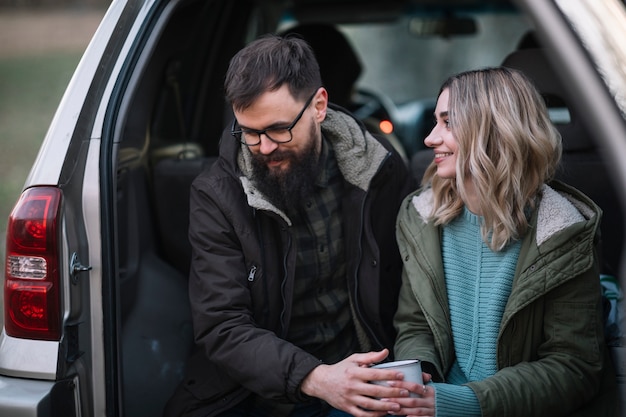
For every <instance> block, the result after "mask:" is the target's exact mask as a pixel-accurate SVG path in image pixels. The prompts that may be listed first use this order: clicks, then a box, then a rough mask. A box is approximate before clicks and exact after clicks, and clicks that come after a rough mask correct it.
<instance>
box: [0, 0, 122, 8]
mask: <svg viewBox="0 0 626 417" xmlns="http://www.w3.org/2000/svg"><path fill="white" fill-rule="evenodd" d="M109 4H111V1H110V0H0V9H33V8H38V9H50V8H102V7H107V6H108V5H109Z"/></svg>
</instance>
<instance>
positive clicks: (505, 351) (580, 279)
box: [395, 182, 617, 417]
mask: <svg viewBox="0 0 626 417" xmlns="http://www.w3.org/2000/svg"><path fill="white" fill-rule="evenodd" d="M431 207H432V190H431V189H426V190H425V191H417V192H415V193H413V194H411V195H409V196H408V197H407V198H406V199H405V200H404V203H403V205H402V207H401V209H400V213H399V216H398V221H397V226H396V233H397V239H398V244H399V246H400V252H401V255H402V258H403V261H404V272H403V281H402V289H401V291H400V299H399V304H398V311H397V313H396V316H395V325H396V328H397V330H398V338H397V340H396V344H395V356H396V359H407V358H418V359H421V360H422V361H423V362H424V368H425V370H426V371H430V372H432V374H433V380H434V381H444V377H445V375H446V374H447V372H448V370H449V369H450V367H451V365H452V363H453V362H454V360H455V354H454V346H453V338H452V329H451V325H450V313H449V309H448V299H447V293H446V283H445V278H444V270H443V264H442V256H441V241H440V236H441V234H440V233H441V228H440V227H436V226H434V225H433V224H432V223H426V222H425V221H424V218H425V217H426V216H427V215H428V214H429V213H430V208H431ZM600 218H601V210H600V209H599V208H598V206H597V205H596V204H594V203H593V202H592V201H591V200H590V199H589V198H587V197H586V196H584V195H583V194H581V193H580V192H578V191H576V190H575V189H573V188H571V187H568V186H565V185H563V184H561V183H557V182H555V183H552V184H550V186H547V185H546V186H544V187H543V192H542V197H541V201H540V203H539V205H538V208H537V209H536V210H535V211H534V213H533V215H532V220H531V228H530V230H529V232H528V233H527V235H526V236H525V237H524V239H523V241H522V245H521V249H520V254H519V259H518V263H517V269H516V271H515V277H514V279H513V285H512V289H511V294H510V297H509V300H508V302H507V305H506V308H505V311H504V314H503V317H502V323H501V325H500V332H499V335H498V340H497V364H498V371H497V372H496V374H495V375H493V376H491V377H489V378H486V379H484V380H482V381H473V382H470V383H468V384H467V385H468V386H469V387H470V388H471V389H472V390H473V391H474V393H475V394H476V396H477V398H478V401H479V403H480V407H481V410H482V415H483V416H485V417H486V416H498V417H500V416H506V417H514V416H523V417H529V416H551V417H553V416H569V415H576V416H583V415H589V416H594V417H598V416H608V415H616V414H617V412H616V407H617V406H616V398H617V397H616V388H615V385H616V384H615V377H614V373H613V369H612V365H611V363H610V358H609V355H608V353H607V352H608V349H607V348H606V345H605V341H604V332H603V331H604V330H603V329H604V326H603V320H602V303H601V289H600V280H599V276H598V267H597V262H596V257H595V237H596V232H597V229H598V226H599V224H600Z"/></svg>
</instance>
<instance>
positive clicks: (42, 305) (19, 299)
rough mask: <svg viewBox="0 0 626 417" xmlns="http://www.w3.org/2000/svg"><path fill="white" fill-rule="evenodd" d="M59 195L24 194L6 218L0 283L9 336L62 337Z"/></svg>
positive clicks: (45, 190) (39, 190)
mask: <svg viewBox="0 0 626 417" xmlns="http://www.w3.org/2000/svg"><path fill="white" fill-rule="evenodd" d="M61 198H62V195H61V190H59V189H58V188H55V187H34V188H29V189H27V190H25V191H24V192H23V193H22V195H21V197H20V199H19V200H18V202H17V204H16V205H15V207H14V208H13V211H12V212H11V214H10V215H9V223H8V227H7V240H6V242H7V243H6V263H5V265H6V270H5V282H4V327H5V331H6V333H7V334H8V335H10V336H13V337H19V338H28V339H39V340H59V339H60V338H61V294H60V288H59V286H60V283H59V267H58V265H59V249H58V247H59V246H58V243H59V242H58V240H59V237H58V230H57V226H58V220H59V212H60V211H59V210H60V207H61Z"/></svg>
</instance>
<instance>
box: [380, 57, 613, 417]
mask: <svg viewBox="0 0 626 417" xmlns="http://www.w3.org/2000/svg"><path fill="white" fill-rule="evenodd" d="M435 120H436V123H435V126H434V128H433V130H432V132H431V133H430V135H429V136H428V137H427V138H426V139H425V141H424V143H425V144H426V146H428V147H429V148H431V149H432V150H433V162H432V163H431V165H430V166H429V168H428V170H427V172H426V174H425V176H424V179H423V182H422V188H421V189H420V190H418V191H417V192H415V193H413V194H412V195H409V196H408V197H407V198H406V200H405V201H404V204H403V206H402V208H401V210H400V213H399V217H398V221H397V239H398V243H399V246H400V249H401V254H402V258H403V261H404V273H403V282H402V288H401V292H400V298H399V306H398V311H397V314H396V316H395V325H396V327H397V330H398V338H397V341H396V344H395V355H396V359H407V358H418V359H421V360H422V361H423V362H422V364H423V369H424V370H425V372H427V373H428V374H429V375H425V376H426V378H425V380H426V381H431V379H432V381H431V382H428V383H427V384H426V385H416V384H411V383H408V382H400V381H392V385H394V386H397V387H402V388H406V389H408V390H410V391H412V392H414V393H417V394H419V396H418V398H394V399H388V401H393V402H397V403H399V404H401V406H402V409H401V410H400V411H399V412H397V413H396V414H401V415H409V416H413V415H420V416H423V415H437V416H440V417H441V416H455V417H458V416H506V417H513V416H524V417H529V416H551V417H553V416H566V415H593V416H604V415H613V414H615V405H616V403H615V398H616V397H615V396H614V395H615V389H614V387H615V382H614V376H613V374H612V370H611V367H610V364H609V359H608V356H607V354H606V348H605V344H604V335H603V324H602V307H601V298H600V282H599V278H598V265H597V261H596V256H595V250H594V237H595V235H596V231H597V229H598V226H599V223H600V217H601V211H600V209H599V208H598V207H597V206H596V204H594V203H593V202H592V201H591V200H590V199H589V198H587V197H586V196H585V195H583V194H582V193H580V192H578V191H577V190H575V189H573V188H571V187H568V186H566V185H564V184H562V183H558V182H551V180H552V177H553V174H554V173H555V170H556V168H557V164H558V162H559V159H560V156H561V138H560V136H559V134H558V133H557V131H556V130H555V129H554V127H553V126H552V124H551V122H550V120H549V119H548V115H547V110H546V108H545V105H544V103H543V100H542V98H541V96H540V95H539V94H538V92H537V91H536V90H535V88H534V87H533V85H532V84H531V83H530V82H529V81H528V79H527V78H525V77H524V76H523V75H522V74H521V73H519V72H516V71H514V70H510V69H506V68H488V69H483V70H476V71H469V72H465V73H461V74H458V75H456V76H453V77H451V78H450V79H448V80H447V81H446V82H445V83H444V84H443V87H442V89H441V91H440V94H439V97H438V100H437V107H436V110H435Z"/></svg>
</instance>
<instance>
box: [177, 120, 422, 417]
mask: <svg viewBox="0 0 626 417" xmlns="http://www.w3.org/2000/svg"><path fill="white" fill-rule="evenodd" d="M322 132H323V134H324V136H325V138H326V139H327V140H328V141H329V142H330V143H331V145H332V146H333V148H334V150H335V155H336V158H337V162H338V165H339V168H340V170H341V172H342V174H343V176H344V179H345V180H346V187H345V196H344V198H343V201H342V210H343V218H344V222H345V229H344V233H345V236H346V239H345V241H346V260H347V271H348V283H349V284H348V285H349V290H350V293H351V302H352V308H353V315H354V316H356V320H355V321H356V323H357V333H358V336H359V340H360V342H361V346H362V347H363V349H364V350H370V349H381V348H383V347H387V348H392V347H393V343H394V338H395V331H394V329H393V325H392V321H393V315H394V313H395V310H396V305H397V298H398V289H399V285H400V274H401V269H402V262H401V260H400V256H399V252H398V248H397V243H396V240H395V221H396V216H397V213H398V209H399V207H400V204H401V202H402V200H403V198H404V197H405V196H406V195H407V194H408V193H409V192H410V191H412V189H413V188H414V184H413V181H412V180H411V176H410V175H408V172H407V169H406V165H405V163H404V161H403V160H402V158H401V157H400V156H399V154H398V153H397V152H396V151H395V150H394V149H393V148H392V147H391V145H389V144H388V143H387V142H383V140H380V141H379V140H377V139H374V138H373V137H372V136H371V135H370V134H369V133H367V132H366V131H365V129H364V128H363V126H362V124H360V123H359V122H357V121H356V120H355V119H354V118H352V117H351V116H350V115H348V114H347V113H344V112H342V111H341V110H340V109H335V110H333V109H331V108H329V109H328V114H327V117H326V120H324V122H323V123H322ZM249 164H250V161H249V156H247V153H246V152H242V150H241V148H240V145H239V144H238V143H237V142H236V141H235V140H234V139H233V138H232V137H231V136H230V133H229V132H227V131H226V132H224V135H223V137H222V139H221V144H220V158H219V160H218V161H217V162H216V163H215V164H214V165H213V166H212V167H211V169H210V170H209V171H208V172H204V173H202V174H201V175H200V176H199V177H198V178H197V179H196V180H195V181H194V183H193V185H192V190H191V202H190V227H189V238H190V242H191V245H192V263H191V272H190V281H189V293H190V299H191V307H192V315H193V323H194V332H195V340H196V343H197V346H198V352H197V353H196V354H194V356H193V358H192V361H191V363H190V364H189V372H188V375H187V378H186V379H185V380H184V381H183V384H182V387H183V388H184V389H186V390H188V391H189V392H190V393H191V394H192V397H193V398H194V400H195V399H197V401H198V403H197V404H195V405H193V406H190V407H189V408H194V409H197V410H196V412H194V413H193V415H201V416H210V415H215V414H217V413H219V412H221V411H223V410H226V409H229V408H231V407H233V406H234V405H235V404H237V403H238V402H240V401H241V400H243V399H244V398H245V397H246V396H247V395H248V394H250V393H251V392H254V393H257V394H259V395H261V396H263V397H265V398H269V399H272V400H276V401H288V402H297V401H302V400H303V399H304V398H303V394H301V393H300V389H299V387H300V384H301V382H302V380H303V379H304V378H305V376H306V375H307V374H308V373H309V372H310V371H311V370H313V368H315V367H316V366H318V365H319V363H320V362H319V360H318V359H317V358H316V357H314V356H312V355H311V354H309V353H307V352H305V351H304V350H302V349H300V348H299V347H297V346H294V345H293V344H291V343H289V342H287V341H285V340H284V337H285V335H286V332H287V329H288V326H289V319H290V315H291V308H292V305H291V304H292V290H293V285H294V271H295V262H296V253H295V251H294V250H293V245H292V236H291V231H290V226H291V221H290V219H289V218H288V217H287V216H286V215H285V214H284V213H283V212H281V211H280V210H278V209H277V208H276V207H275V206H274V205H272V204H271V202H270V201H268V200H267V199H265V198H264V196H263V195H262V194H261V193H260V192H259V191H258V190H257V189H255V187H254V185H253V184H252V183H251V182H250V181H249V179H248V177H247V176H246V172H249V169H250V165H249Z"/></svg>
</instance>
